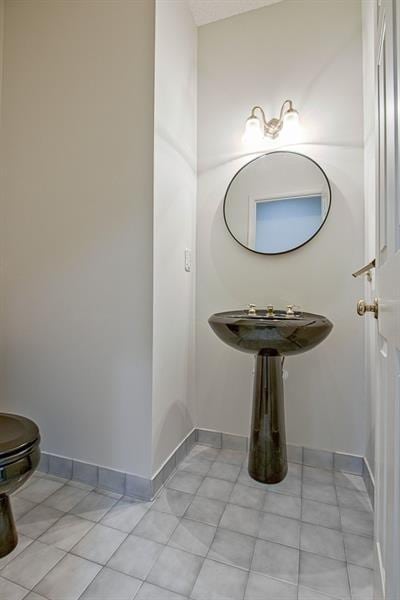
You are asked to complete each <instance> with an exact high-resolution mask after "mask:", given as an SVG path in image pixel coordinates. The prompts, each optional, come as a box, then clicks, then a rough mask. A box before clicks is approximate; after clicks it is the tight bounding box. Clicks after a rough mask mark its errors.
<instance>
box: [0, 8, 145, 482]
mask: <svg viewBox="0 0 400 600" xmlns="http://www.w3.org/2000/svg"><path fill="white" fill-rule="evenodd" d="M153 79H154V5H153V2H149V1H148V0H135V2H132V1H131V0H118V1H115V0H102V2H92V1H90V0H80V1H79V2H70V1H68V0H59V1H57V2H54V1H53V0H40V1H38V0H19V1H18V2H14V1H7V2H6V11H5V43H4V77H3V106H2V130H1V145H2V164H3V181H2V200H1V216H2V230H1V236H0V237H1V257H2V281H1V296H2V303H3V313H4V327H3V334H2V335H3V351H4V355H5V364H4V370H3V371H4V372H3V375H2V390H1V405H2V408H3V409H4V410H9V411H14V412H18V413H21V414H24V415H27V416H30V417H32V418H33V419H35V421H37V423H38V424H39V426H40V429H41V431H42V435H43V444H42V447H43V449H44V450H46V451H48V452H52V453H55V454H60V455H64V456H68V457H72V458H78V459H81V460H84V461H88V462H93V463H96V464H100V465H103V466H108V467H111V468H116V469H121V470H123V471H128V472H133V473H137V474H139V475H144V476H148V475H149V474H150V473H151V466H152V465H151V402H152V335H153V334H152V311H153V303H152V283H153V277H152V264H153V262H152V261H153V255H152V254H153V253H152V250H153V248H152V228H153V202H152V194H153V91H154V88H153Z"/></svg>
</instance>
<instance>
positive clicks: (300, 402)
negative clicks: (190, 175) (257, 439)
mask: <svg viewBox="0 0 400 600" xmlns="http://www.w3.org/2000/svg"><path fill="white" fill-rule="evenodd" d="M198 52H199V81H198V85H199V91H198V102H199V104H198V108H199V113H198V124H199V127H198V136H199V143H198V149H199V182H198V186H199V187H198V215H197V216H198V229H197V237H198V247H197V251H198V263H197V270H198V277H197V346H196V353H197V356H196V367H197V373H196V393H197V406H198V412H199V426H200V427H205V428H210V429H216V430H223V431H226V432H230V433H236V434H241V435H247V434H248V431H249V418H250V398H251V369H252V357H250V356H247V355H245V354H241V353H239V352H236V351H235V350H233V349H230V348H228V347H227V346H226V345H224V344H222V343H221V342H220V341H219V340H218V339H217V338H216V336H215V335H214V334H213V332H212V331H211V329H210V328H209V326H208V323H207V319H208V317H209V316H210V315H211V314H212V313H213V312H215V311H220V310H227V309H229V308H238V307H241V306H244V305H246V304H247V303H249V302H254V303H256V304H257V305H258V306H265V305H266V304H268V303H272V304H274V305H275V306H282V305H283V306H284V305H286V304H289V303H293V304H299V305H301V306H302V307H303V308H304V309H305V310H308V311H311V312H312V311H314V312H317V313H322V314H325V315H326V316H327V317H329V318H330V319H331V320H332V321H333V323H334V329H333V332H332V333H331V335H330V336H329V338H328V339H327V340H326V341H325V342H324V343H323V344H321V345H320V346H319V347H318V348H317V349H315V350H313V351H310V352H309V353H306V354H303V355H300V356H296V357H292V358H289V359H288V360H287V361H286V367H287V369H288V371H289V379H288V381H287V383H286V386H285V387H286V390H285V391H286V408H287V431H288V441H289V442H291V443H295V444H301V445H306V446H309V447H316V448H326V449H330V450H338V451H347V452H352V453H358V454H362V455H364V453H365V448H366V437H367V421H366V407H365V393H364V369H363V327H364V325H363V322H362V321H361V320H360V319H358V318H357V316H356V313H355V306H356V301H357V299H358V298H359V297H362V282H360V281H356V280H354V279H353V278H352V277H351V273H352V271H353V270H355V269H356V268H358V267H359V266H361V265H362V264H363V260H364V256H363V243H364V242H363V210H364V206H363V195H362V194H363V184H362V182H363V149H362V145H363V113H362V78H361V76H362V64H361V58H362V52H361V7H360V2H359V1H353V0H346V1H340V0H338V1H336V2H320V1H319V0H305V1H303V2H297V1H295V0H293V1H292V0H285V1H283V2H281V3H278V4H275V5H272V6H269V7H266V8H263V9H260V10H257V11H252V12H248V13H245V14H242V15H238V16H236V17H232V18H229V19H225V20H223V21H219V22H216V23H212V24H209V25H205V26H203V27H201V28H200V30H199V49H198ZM286 98H291V99H292V100H293V101H294V103H295V106H296V108H297V109H298V110H299V112H300V116H301V121H302V126H303V131H302V135H301V138H300V141H301V142H302V143H301V144H298V145H295V146H292V147H291V149H293V150H296V151H299V152H304V153H305V154H307V155H309V156H310V157H311V158H313V159H314V160H316V161H317V162H318V163H319V164H320V165H321V166H322V168H323V169H324V170H325V171H326V173H327V176H328V178H329V180H330V183H331V186H332V191H333V197H332V209H331V213H330V215H329V218H328V220H327V223H326V225H325V226H324V228H323V229H322V230H321V232H320V233H319V235H318V236H317V237H316V238H315V239H314V240H313V241H312V242H311V243H309V244H307V245H306V246H304V247H303V248H301V249H299V250H298V251H296V252H293V253H291V254H288V255H283V256H275V257H264V256H258V255H254V254H252V253H250V252H248V251H246V250H245V249H243V248H242V247H240V246H239V245H238V244H236V243H235V242H234V240H233V239H232V238H231V237H230V235H229V234H228V232H227V231H226V229H225V226H224V223H223V216H222V201H223V196H224V193H225V189H226V186H227V185H228V183H229V181H230V179H231V177H232V176H233V174H234V173H235V172H236V171H237V170H238V168H240V167H241V166H242V165H243V164H245V163H246V162H247V161H248V160H249V159H250V158H252V157H254V154H252V155H250V154H249V150H248V149H247V148H246V147H245V146H244V145H243V143H242V141H241V136H242V132H243V126H244V122H245V119H246V117H247V116H248V114H249V112H250V109H251V107H252V106H253V105H254V104H261V105H262V106H264V107H265V109H266V111H267V114H268V115H269V116H273V115H276V114H277V113H278V111H279V108H280V105H281V103H282V101H283V100H285V99H286ZM276 147H279V141H278V142H277V143H273V142H265V143H264V144H262V145H261V146H259V147H258V148H254V150H255V151H259V152H261V151H267V150H268V149H271V148H276Z"/></svg>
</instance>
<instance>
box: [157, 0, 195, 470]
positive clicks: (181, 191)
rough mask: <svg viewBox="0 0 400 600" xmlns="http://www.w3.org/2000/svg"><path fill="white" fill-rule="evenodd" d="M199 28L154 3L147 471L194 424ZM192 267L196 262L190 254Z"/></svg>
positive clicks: (183, 6)
mask: <svg viewBox="0 0 400 600" xmlns="http://www.w3.org/2000/svg"><path fill="white" fill-rule="evenodd" d="M196 51H197V29H196V27H195V25H194V22H193V18H192V14H191V12H190V10H189V7H188V5H187V3H186V2H185V1H182V0H157V2H156V55H155V59H156V61H155V62H156V69H155V142H154V152H155V163H154V343H153V471H156V470H157V469H158V468H159V467H160V465H161V464H162V462H163V461H164V460H165V459H166V458H167V457H168V456H169V454H170V453H171V452H172V451H173V450H174V449H175V447H176V446H177V445H178V444H179V443H180V442H181V441H182V439H183V438H184V437H185V436H186V435H187V434H188V433H189V431H190V430H191V429H192V427H193V425H194V417H193V402H194V397H193V373H192V368H193V360H194V357H193V346H194V337H193V333H194V272H193V271H192V272H190V273H187V272H186V271H185V269H184V264H185V263H184V253H185V249H186V248H188V249H191V250H192V251H194V249H195V248H194V247H195V216H196V125H197V123H196V102H197V94H196V83H197V81H196V80H197V71H196V62H197V57H196ZM193 262H194V256H193Z"/></svg>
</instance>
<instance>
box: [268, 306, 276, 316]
mask: <svg viewBox="0 0 400 600" xmlns="http://www.w3.org/2000/svg"><path fill="white" fill-rule="evenodd" d="M273 316H274V307H273V305H272V304H267V317H273Z"/></svg>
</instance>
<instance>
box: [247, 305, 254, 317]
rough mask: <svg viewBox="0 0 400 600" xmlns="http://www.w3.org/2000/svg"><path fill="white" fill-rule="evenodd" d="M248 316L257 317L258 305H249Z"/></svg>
mask: <svg viewBox="0 0 400 600" xmlns="http://www.w3.org/2000/svg"><path fill="white" fill-rule="evenodd" d="M247 314H249V315H255V314H256V305H255V304H249V308H248V311H247Z"/></svg>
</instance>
